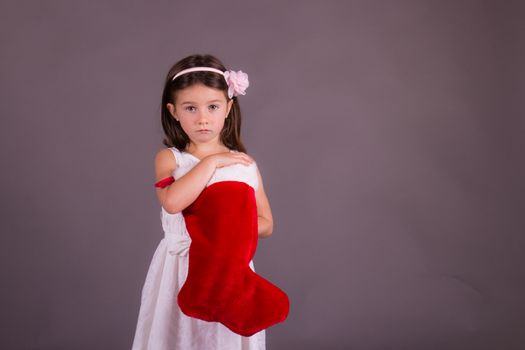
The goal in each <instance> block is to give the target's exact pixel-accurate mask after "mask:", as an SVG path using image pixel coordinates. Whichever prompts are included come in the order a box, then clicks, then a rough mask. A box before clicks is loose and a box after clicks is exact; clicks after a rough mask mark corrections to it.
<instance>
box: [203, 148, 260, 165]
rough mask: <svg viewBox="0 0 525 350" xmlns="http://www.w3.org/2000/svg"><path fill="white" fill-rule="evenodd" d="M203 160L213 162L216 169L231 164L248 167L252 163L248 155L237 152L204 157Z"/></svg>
mask: <svg viewBox="0 0 525 350" xmlns="http://www.w3.org/2000/svg"><path fill="white" fill-rule="evenodd" d="M205 159H208V161H210V162H213V164H214V165H215V167H216V168H222V167H225V166H228V165H233V164H244V165H250V164H252V163H253V159H252V158H251V157H250V156H249V155H247V154H246V153H243V152H237V151H231V152H222V153H216V154H212V155H210V156H207V157H205Z"/></svg>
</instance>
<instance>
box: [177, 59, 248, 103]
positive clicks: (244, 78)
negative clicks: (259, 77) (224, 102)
mask: <svg viewBox="0 0 525 350" xmlns="http://www.w3.org/2000/svg"><path fill="white" fill-rule="evenodd" d="M198 71H205V72H215V73H219V74H221V75H222V76H223V77H224V79H225V80H226V84H228V97H229V98H232V97H233V96H239V95H246V88H247V87H248V86H249V85H250V82H249V81H248V74H246V73H243V71H242V70H240V71H237V72H235V71H233V70H227V71H224V72H223V71H222V70H220V69H217V68H212V67H192V68H188V69H184V70H181V71H180V72H178V73H177V74H175V76H174V77H173V78H172V79H171V81H173V80H175V78H177V77H178V76H181V75H183V74H186V73H191V72H198Z"/></svg>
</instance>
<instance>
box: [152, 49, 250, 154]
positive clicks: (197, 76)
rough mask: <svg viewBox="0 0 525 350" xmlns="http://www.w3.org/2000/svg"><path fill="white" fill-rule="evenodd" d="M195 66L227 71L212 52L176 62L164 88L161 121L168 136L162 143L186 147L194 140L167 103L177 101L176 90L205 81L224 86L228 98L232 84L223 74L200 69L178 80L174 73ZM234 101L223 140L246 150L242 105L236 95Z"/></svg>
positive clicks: (182, 148)
mask: <svg viewBox="0 0 525 350" xmlns="http://www.w3.org/2000/svg"><path fill="white" fill-rule="evenodd" d="M192 67H212V68H216V69H219V70H221V71H223V72H224V71H225V70H226V68H225V67H224V65H223V64H222V62H221V61H219V59H218V58H216V57H214V56H212V55H191V56H188V57H185V58H183V59H182V60H180V61H178V62H177V63H175V64H174V65H173V66H172V67H171V68H170V70H169V72H168V75H167V76H166V81H165V83H164V90H163V91H162V106H161V122H162V129H163V130H164V134H165V138H164V139H163V140H162V143H163V144H164V145H165V146H167V147H176V148H177V149H179V150H180V151H184V150H185V149H186V146H187V145H188V144H189V142H190V138H189V137H188V135H187V134H186V133H185V132H184V130H182V127H181V126H180V123H179V122H178V121H176V120H175V118H173V116H172V115H171V113H170V111H169V110H168V108H167V107H166V104H167V103H173V104H175V93H176V92H177V91H178V90H182V89H184V88H187V87H189V86H191V85H194V84H204V85H206V86H208V87H211V88H215V89H219V90H222V91H223V92H224V95H225V96H226V100H227V101H229V98H228V85H227V84H226V80H225V79H224V77H223V76H222V75H221V74H218V73H215V72H208V71H197V72H191V73H186V74H183V75H181V76H179V77H177V79H175V81H173V77H174V76H175V74H177V73H178V72H180V71H182V70H184V69H187V68H192ZM232 100H233V105H232V107H231V109H230V113H229V114H228V118H226V120H225V121H224V127H223V129H222V130H221V134H220V138H221V141H222V143H223V144H224V145H225V146H226V147H228V148H229V149H232V150H235V151H240V152H246V149H245V147H244V145H243V144H242V141H241V108H240V106H239V101H238V100H237V97H236V96H234V97H233V98H232Z"/></svg>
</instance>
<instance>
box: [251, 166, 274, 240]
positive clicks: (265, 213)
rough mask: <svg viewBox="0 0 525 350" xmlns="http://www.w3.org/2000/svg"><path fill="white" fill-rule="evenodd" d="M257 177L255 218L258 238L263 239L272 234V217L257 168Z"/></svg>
mask: <svg viewBox="0 0 525 350" xmlns="http://www.w3.org/2000/svg"><path fill="white" fill-rule="evenodd" d="M257 177H258V178H259V187H258V188H257V191H256V192H255V200H256V201H257V216H258V221H257V222H258V226H259V237H261V238H265V237H268V236H270V235H271V234H272V232H273V217H272V209H271V208H270V202H269V201H268V197H267V196H266V193H265V192H264V186H263V181H262V177H261V173H260V172H259V168H257Z"/></svg>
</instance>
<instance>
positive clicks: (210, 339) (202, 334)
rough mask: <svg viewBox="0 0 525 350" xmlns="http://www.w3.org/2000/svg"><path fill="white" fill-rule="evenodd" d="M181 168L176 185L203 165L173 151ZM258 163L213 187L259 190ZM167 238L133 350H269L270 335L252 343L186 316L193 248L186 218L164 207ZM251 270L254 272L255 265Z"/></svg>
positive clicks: (222, 172)
mask: <svg viewBox="0 0 525 350" xmlns="http://www.w3.org/2000/svg"><path fill="white" fill-rule="evenodd" d="M170 150H171V151H172V152H173V155H174V156H175V159H176V162H177V168H176V169H175V171H174V172H173V177H174V178H175V180H177V179H178V178H180V177H181V176H183V175H184V174H186V173H187V172H188V171H190V170H191V168H192V167H193V166H195V165H196V164H197V163H198V162H199V159H198V158H196V157H195V156H193V155H191V154H190V153H187V152H180V151H179V150H178V149H177V148H175V147H171V148H170ZM256 167H257V165H256V164H255V162H254V163H253V164H251V165H249V166H246V165H242V164H235V165H231V166H228V167H223V168H218V169H216V170H215V172H214V174H213V176H212V177H211V179H210V181H209V182H208V184H207V186H209V185H211V184H212V183H215V182H219V181H226V180H235V181H243V182H246V183H247V184H248V185H250V186H252V187H253V188H254V189H255V190H256V189H257V187H258V185H259V183H258V178H257V172H256V169H257V168H256ZM160 217H161V222H162V228H163V230H164V238H162V239H161V241H160V242H159V245H158V247H157V249H156V251H155V253H154V254H153V258H152V261H151V264H150V267H149V270H148V273H147V275H146V281H145V283H144V286H143V287H142V294H141V305H140V310H139V315H138V322H137V327H136V330H135V336H134V339H133V345H132V350H219V349H220V350H222V349H224V350H264V349H266V338H265V337H266V336H265V330H262V331H260V332H258V333H256V334H254V335H252V336H250V337H244V336H241V335H239V334H236V333H234V332H232V331H231V330H230V329H228V328H227V327H226V326H224V325H223V324H221V323H218V322H207V321H203V320H200V319H197V318H193V317H189V316H186V315H185V314H184V313H182V311H181V310H180V308H179V305H178V304H177V295H178V292H179V290H180V288H181V287H182V285H183V284H184V281H185V280H186V276H187V272H188V253H189V246H190V243H191V239H190V236H189V234H188V231H187V230H186V225H185V222H184V217H183V215H182V213H181V212H178V213H175V214H169V213H168V212H166V210H165V209H164V208H163V207H161V213H160ZM250 267H251V268H252V270H254V271H255V269H254V265H253V260H252V261H250Z"/></svg>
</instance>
